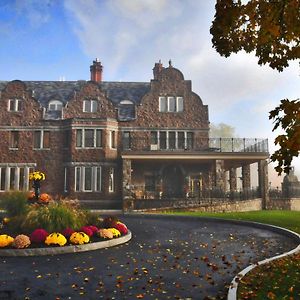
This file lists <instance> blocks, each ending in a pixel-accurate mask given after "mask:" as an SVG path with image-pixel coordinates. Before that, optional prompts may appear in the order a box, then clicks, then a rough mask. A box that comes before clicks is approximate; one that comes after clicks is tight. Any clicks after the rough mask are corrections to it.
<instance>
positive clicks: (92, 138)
mask: <svg viewBox="0 0 300 300" xmlns="http://www.w3.org/2000/svg"><path fill="white" fill-rule="evenodd" d="M76 147H77V148H100V147H102V130H101V129H76Z"/></svg>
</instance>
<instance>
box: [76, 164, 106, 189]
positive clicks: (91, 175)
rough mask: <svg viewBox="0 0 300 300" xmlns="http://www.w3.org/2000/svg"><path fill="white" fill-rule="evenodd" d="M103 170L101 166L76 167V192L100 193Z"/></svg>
mask: <svg viewBox="0 0 300 300" xmlns="http://www.w3.org/2000/svg"><path fill="white" fill-rule="evenodd" d="M101 170H102V169H101V167H100V166H82V167H75V191H76V192H100V191H101V180H102V179H101V173H102V172H101Z"/></svg>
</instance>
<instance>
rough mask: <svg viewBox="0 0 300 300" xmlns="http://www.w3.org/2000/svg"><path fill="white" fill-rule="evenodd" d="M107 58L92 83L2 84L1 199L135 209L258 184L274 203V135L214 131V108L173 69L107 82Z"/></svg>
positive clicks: (262, 194)
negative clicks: (40, 176)
mask: <svg viewBox="0 0 300 300" xmlns="http://www.w3.org/2000/svg"><path fill="white" fill-rule="evenodd" d="M102 71H103V67H102V65H101V63H100V61H99V60H98V59H96V60H95V61H93V64H92V65H91V66H90V75H91V77H90V80H89V81H83V80H80V81H20V80H13V81H9V82H8V81H0V137H1V139H0V153H1V154H0V196H1V193H3V192H5V191H8V190H30V189H31V186H30V182H29V178H28V177H29V176H28V175H29V172H30V171H32V170H40V171H42V172H44V173H45V174H46V180H45V181H44V182H43V183H42V192H46V193H49V194H51V195H52V196H57V197H68V198H72V199H73V198H74V199H79V200H80V201H81V203H83V204H85V205H86V206H87V207H93V208H100V209H114V208H118V209H122V208H124V209H129V208H134V207H135V206H136V205H138V204H137V203H138V202H139V201H140V203H145V201H148V203H159V202H163V201H165V200H166V199H168V201H173V199H174V201H176V199H195V198H197V199H198V198H205V197H206V198H207V197H213V198H216V197H218V195H220V194H222V195H224V193H230V192H231V193H234V192H236V191H237V180H238V176H237V172H236V169H237V168H241V169H242V176H241V180H242V187H243V190H244V191H247V190H249V189H250V187H251V183H250V165H251V164H253V163H257V166H258V168H257V170H258V182H259V188H258V195H257V197H261V198H262V199H263V205H264V206H265V205H266V204H267V201H268V195H267V189H268V177H267V163H266V160H267V158H268V144H267V140H261V139H234V138H232V139H231V138H230V139H221V138H220V139H216V138H214V139H213V138H209V116H208V106H207V105H204V104H203V102H202V99H201V98H200V97H199V95H197V94H196V93H194V92H193V91H192V83H191V81H190V80H185V79H184V76H183V74H182V73H181V72H180V71H179V70H178V69H176V68H175V67H173V66H172V64H171V62H169V65H168V66H167V67H164V66H163V65H162V63H161V62H159V63H155V66H154V68H153V79H151V80H150V82H106V81H103V80H102Z"/></svg>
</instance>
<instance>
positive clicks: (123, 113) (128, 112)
mask: <svg viewBox="0 0 300 300" xmlns="http://www.w3.org/2000/svg"><path fill="white" fill-rule="evenodd" d="M135 117H136V116H135V104H134V103H133V102H132V101H130V100H122V101H121V102H120V104H119V106H118V119H119V121H131V120H134V119H135Z"/></svg>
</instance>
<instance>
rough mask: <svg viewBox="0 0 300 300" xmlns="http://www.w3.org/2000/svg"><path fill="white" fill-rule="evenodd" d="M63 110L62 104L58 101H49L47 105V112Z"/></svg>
mask: <svg viewBox="0 0 300 300" xmlns="http://www.w3.org/2000/svg"><path fill="white" fill-rule="evenodd" d="M62 108H63V103H62V102H61V101H59V100H51V101H50V102H49V104H48V110H49V111H61V110H62Z"/></svg>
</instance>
